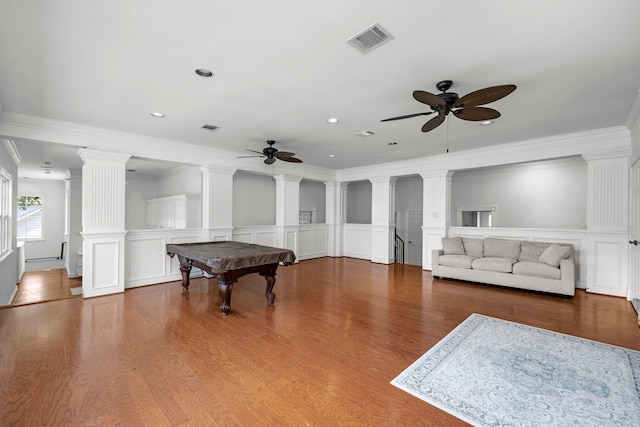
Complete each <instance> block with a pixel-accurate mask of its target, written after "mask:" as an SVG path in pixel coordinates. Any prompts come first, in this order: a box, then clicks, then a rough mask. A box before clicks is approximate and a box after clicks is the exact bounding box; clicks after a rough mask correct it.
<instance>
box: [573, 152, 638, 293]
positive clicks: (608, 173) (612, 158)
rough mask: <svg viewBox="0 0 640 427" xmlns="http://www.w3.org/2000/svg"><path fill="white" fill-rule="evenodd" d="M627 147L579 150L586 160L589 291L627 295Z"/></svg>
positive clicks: (586, 246) (586, 243) (586, 247)
mask: <svg viewBox="0 0 640 427" xmlns="http://www.w3.org/2000/svg"><path fill="white" fill-rule="evenodd" d="M630 155H631V151H630V150H623V151H622V152H614V153H611V152H609V153H596V154H593V153H590V154H583V156H582V157H583V158H584V159H585V160H586V161H587V237H586V242H585V245H583V246H584V248H585V250H586V251H587V257H586V258H587V280H586V282H587V283H586V287H587V291H589V292H596V293H603V294H607V295H617V296H627V290H628V286H629V280H628V260H629V244H628V242H627V240H628V235H629V157H630Z"/></svg>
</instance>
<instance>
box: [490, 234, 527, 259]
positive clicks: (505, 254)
mask: <svg viewBox="0 0 640 427" xmlns="http://www.w3.org/2000/svg"><path fill="white" fill-rule="evenodd" d="M484 256H485V257H492V258H511V259H512V260H514V261H515V260H517V259H518V257H519V256H520V241H519V240H507V239H494V238H487V239H484Z"/></svg>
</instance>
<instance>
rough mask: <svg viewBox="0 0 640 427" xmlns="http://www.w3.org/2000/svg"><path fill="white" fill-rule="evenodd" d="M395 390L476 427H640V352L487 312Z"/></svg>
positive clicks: (438, 346) (462, 328)
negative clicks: (494, 316)
mask: <svg viewBox="0 0 640 427" xmlns="http://www.w3.org/2000/svg"><path fill="white" fill-rule="evenodd" d="M391 384H393V385H395V386H396V387H399V388H400V389H402V390H404V391H406V392H408V393H411V394H413V395H414V396H416V397H418V398H420V399H422V400H424V401H425V402H428V403H430V404H432V405H434V406H437V407H438V408H440V409H442V410H444V411H446V412H448V413H450V414H452V415H454V416H456V417H458V418H460V419H462V420H464V421H466V422H468V423H471V424H472V425H475V426H581V427H583V426H598V427H602V426H640V396H639V394H640V351H635V350H629V349H626V348H622V347H616V346H612V345H608V344H604V343H600V342H596V341H590V340H586V339H582V338H578V337H574V336H570V335H564V334H559V333H557V332H552V331H548V330H544V329H538V328H533V327H530V326H525V325H521V324H519V323H513V322H508V321H505V320H500V319H495V318H492V317H487V316H483V315H479V314H472V315H471V316H469V318H467V319H466V320H465V321H464V322H462V323H461V324H460V325H459V326H458V327H457V328H456V329H454V330H453V331H452V332H451V333H450V334H449V335H447V336H446V337H445V338H444V339H442V341H440V342H439V343H438V344H436V345H435V346H434V347H433V348H432V349H431V350H429V351H428V352H427V353H426V354H424V355H423V356H422V357H421V358H420V359H418V360H417V361H416V362H415V363H413V364H412V365H411V366H410V367H408V368H407V369H406V370H405V371H404V372H402V374H400V375H399V376H398V377H397V378H395V379H394V380H393V381H391Z"/></svg>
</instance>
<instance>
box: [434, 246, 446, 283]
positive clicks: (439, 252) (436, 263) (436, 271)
mask: <svg viewBox="0 0 640 427" xmlns="http://www.w3.org/2000/svg"><path fill="white" fill-rule="evenodd" d="M440 255H444V250H442V249H434V250H433V251H431V275H432V276H434V277H435V276H439V275H440V274H439V269H440V264H439V258H440Z"/></svg>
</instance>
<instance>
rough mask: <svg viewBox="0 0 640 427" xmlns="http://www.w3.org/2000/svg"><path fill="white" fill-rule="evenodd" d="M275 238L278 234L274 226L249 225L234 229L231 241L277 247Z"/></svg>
mask: <svg viewBox="0 0 640 427" xmlns="http://www.w3.org/2000/svg"><path fill="white" fill-rule="evenodd" d="M277 237H278V233H277V227H276V226H275V225H251V226H242V227H235V228H234V229H233V235H232V239H231V240H233V241H235V242H244V243H255V244H256V245H264V246H277V241H278V240H277Z"/></svg>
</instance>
